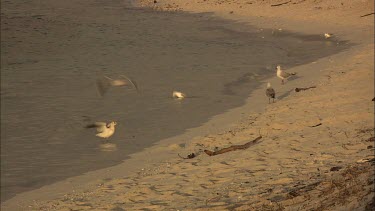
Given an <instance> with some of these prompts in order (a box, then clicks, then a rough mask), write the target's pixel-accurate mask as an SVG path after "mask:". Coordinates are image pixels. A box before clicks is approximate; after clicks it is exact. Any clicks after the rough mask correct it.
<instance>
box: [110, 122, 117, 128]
mask: <svg viewBox="0 0 375 211" xmlns="http://www.w3.org/2000/svg"><path fill="white" fill-rule="evenodd" d="M115 125H117V122H111V123H109V125H108V126H109V127H115Z"/></svg>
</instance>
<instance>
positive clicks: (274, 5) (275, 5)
mask: <svg viewBox="0 0 375 211" xmlns="http://www.w3.org/2000/svg"><path fill="white" fill-rule="evenodd" d="M290 2H292V1H291V0H290V1H286V2H283V3H280V4H272V5H271V7H277V6H281V5H283V4H288V3H290Z"/></svg>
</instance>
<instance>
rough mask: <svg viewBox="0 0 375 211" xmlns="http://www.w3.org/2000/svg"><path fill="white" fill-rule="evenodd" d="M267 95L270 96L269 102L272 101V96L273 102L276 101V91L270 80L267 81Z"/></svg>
mask: <svg viewBox="0 0 375 211" xmlns="http://www.w3.org/2000/svg"><path fill="white" fill-rule="evenodd" d="M266 96H267V97H268V103H271V101H270V100H271V98H272V102H273V103H274V102H275V96H276V93H275V90H274V89H273V88H272V87H271V83H270V82H268V83H267V89H266Z"/></svg>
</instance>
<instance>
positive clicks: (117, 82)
mask: <svg viewBox="0 0 375 211" xmlns="http://www.w3.org/2000/svg"><path fill="white" fill-rule="evenodd" d="M120 77H122V78H121V79H112V78H110V77H108V76H104V77H103V78H98V79H97V80H96V86H97V88H98V92H99V94H100V96H103V95H104V94H105V93H106V92H107V90H108V89H109V88H110V87H111V86H128V85H132V86H133V87H134V88H135V89H136V90H137V91H138V86H137V84H136V83H135V81H133V80H131V79H130V78H128V77H126V76H124V75H120Z"/></svg>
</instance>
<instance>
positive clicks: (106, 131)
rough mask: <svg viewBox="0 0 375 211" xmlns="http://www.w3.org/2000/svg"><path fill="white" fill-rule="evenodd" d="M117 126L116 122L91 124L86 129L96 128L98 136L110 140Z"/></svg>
mask: <svg viewBox="0 0 375 211" xmlns="http://www.w3.org/2000/svg"><path fill="white" fill-rule="evenodd" d="M116 125H117V123H116V122H110V123H108V124H107V123H105V122H95V123H94V124H89V125H87V126H86V128H96V131H97V132H98V133H97V134H96V136H98V137H100V138H109V137H111V136H112V135H113V133H115V126H116Z"/></svg>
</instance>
